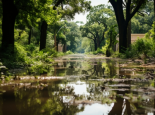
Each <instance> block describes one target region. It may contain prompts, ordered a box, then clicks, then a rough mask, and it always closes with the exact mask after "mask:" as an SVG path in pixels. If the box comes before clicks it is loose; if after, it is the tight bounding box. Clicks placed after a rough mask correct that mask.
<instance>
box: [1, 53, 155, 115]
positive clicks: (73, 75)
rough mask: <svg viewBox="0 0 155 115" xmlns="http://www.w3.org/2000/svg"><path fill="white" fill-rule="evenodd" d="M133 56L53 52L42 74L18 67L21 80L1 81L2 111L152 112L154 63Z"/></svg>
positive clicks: (17, 114)
mask: <svg viewBox="0 0 155 115" xmlns="http://www.w3.org/2000/svg"><path fill="white" fill-rule="evenodd" d="M131 62H132V61H131V60H122V59H113V58H106V57H103V56H97V57H95V56H93V55H85V54H72V55H68V56H63V57H60V58H56V59H55V63H52V64H51V65H50V67H49V68H48V71H47V72H44V73H42V74H41V75H37V76H36V75H33V74H31V75H28V74H26V75H23V74H22V72H21V76H22V77H21V79H20V80H19V79H18V80H11V81H1V83H0V114H1V115H11V114H15V115H21V114H22V115H35V114H36V115H44V114H51V115H57V114H59V115H64V114H66V115H67V114H69V115H77V114H78V115H103V114H104V115H115V114H117V115H124V114H128V115H131V114H136V115H142V114H144V115H153V113H154V110H155V109H154V105H155V103H154V99H155V98H154V97H155V88H154V80H152V76H153V74H154V73H153V72H154V68H149V67H146V68H145V67H139V65H137V64H135V63H131ZM132 64H135V65H132ZM133 66H134V67H133ZM146 72H148V73H147V74H149V75H150V76H151V77H148V79H146V77H145V74H146ZM149 72H150V73H149ZM19 73H20V72H19ZM19 76H20V74H19ZM22 78H23V79H22ZM24 78H25V79H24ZM26 78H27V79H26ZM8 108H9V111H8Z"/></svg>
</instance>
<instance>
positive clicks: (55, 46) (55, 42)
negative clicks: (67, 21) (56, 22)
mask: <svg viewBox="0 0 155 115" xmlns="http://www.w3.org/2000/svg"><path fill="white" fill-rule="evenodd" d="M54 48H55V50H56V51H57V39H56V33H55V34H54Z"/></svg>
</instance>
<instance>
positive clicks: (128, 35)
mask: <svg viewBox="0 0 155 115" xmlns="http://www.w3.org/2000/svg"><path fill="white" fill-rule="evenodd" d="M127 39H128V42H127V47H128V48H129V47H130V45H131V21H130V22H129V24H128V32H127Z"/></svg>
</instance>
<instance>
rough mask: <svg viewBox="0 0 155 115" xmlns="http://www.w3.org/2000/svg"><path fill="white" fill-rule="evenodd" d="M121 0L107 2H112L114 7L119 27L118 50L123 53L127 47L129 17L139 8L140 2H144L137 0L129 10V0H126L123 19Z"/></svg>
mask: <svg viewBox="0 0 155 115" xmlns="http://www.w3.org/2000/svg"><path fill="white" fill-rule="evenodd" d="M122 1H123V0H117V1H116V0H109V2H110V3H111V4H112V6H113V8H114V11H115V15H116V20H117V24H118V27H119V52H120V53H124V51H125V50H126V49H127V47H128V40H127V28H128V23H129V21H130V20H131V18H132V17H133V16H134V15H135V13H136V12H137V11H138V10H139V9H140V7H141V6H142V4H143V3H144V2H145V1H144V0H139V2H138V3H137V6H136V7H135V8H134V10H133V12H130V5H131V0H128V2H127V4H126V5H127V7H126V19H125V18H124V13H123V6H122V4H123V2H122Z"/></svg>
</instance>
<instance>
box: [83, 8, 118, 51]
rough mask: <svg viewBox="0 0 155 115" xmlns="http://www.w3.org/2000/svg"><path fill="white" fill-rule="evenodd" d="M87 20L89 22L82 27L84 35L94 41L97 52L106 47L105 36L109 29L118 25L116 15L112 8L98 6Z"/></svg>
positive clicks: (91, 11)
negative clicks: (98, 49) (103, 46)
mask: <svg viewBox="0 0 155 115" xmlns="http://www.w3.org/2000/svg"><path fill="white" fill-rule="evenodd" d="M87 20H88V22H87V23H86V24H85V25H84V26H81V31H82V35H83V37H87V38H89V39H92V40H93V41H94V47H95V51H96V50H97V48H101V46H102V45H104V44H103V43H104V41H105V37H104V34H105V32H106V31H107V30H108V27H109V26H111V25H113V24H116V22H115V21H114V20H116V19H115V15H114V12H113V10H112V7H111V6H105V5H98V6H94V7H93V8H91V10H90V12H89V14H88V15H87Z"/></svg>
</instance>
